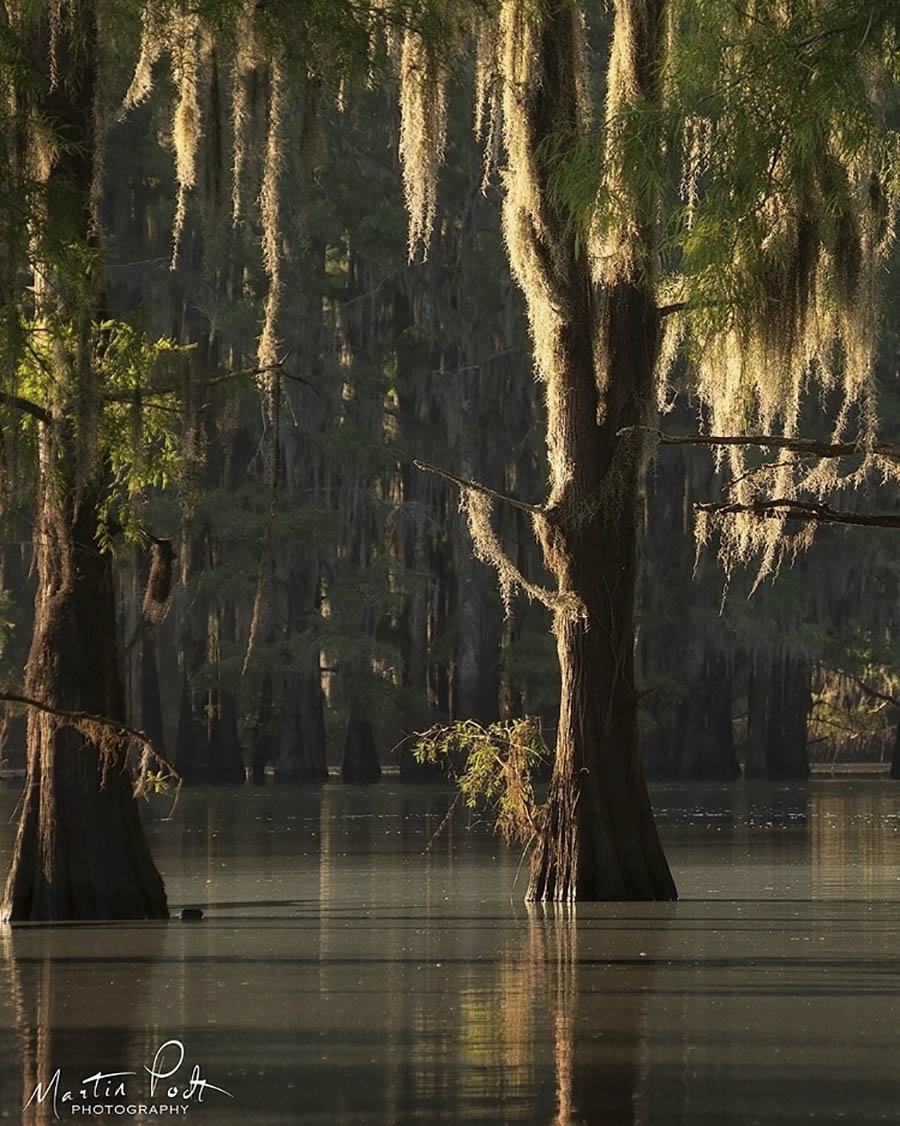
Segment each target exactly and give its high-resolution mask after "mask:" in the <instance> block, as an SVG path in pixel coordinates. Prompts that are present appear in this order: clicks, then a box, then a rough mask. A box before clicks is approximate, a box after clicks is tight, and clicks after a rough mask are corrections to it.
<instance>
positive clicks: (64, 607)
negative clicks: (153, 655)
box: [0, 3, 168, 921]
mask: <svg viewBox="0 0 900 1126" xmlns="http://www.w3.org/2000/svg"><path fill="white" fill-rule="evenodd" d="M96 36H97V28H96V17H95V12H94V9H93V6H92V4H90V3H85V4H83V5H80V6H78V7H77V8H76V9H75V10H74V11H73V12H72V13H70V18H68V19H66V20H63V21H62V22H61V24H60V29H59V31H58V34H57V36H56V40H57V41H56V51H55V59H56V65H57V69H58V73H59V79H58V81H57V82H55V83H50V82H49V81H48V76H47V75H46V74H45V75H44V76H43V79H42V81H43V87H42V88H41V89H40V91H39V92H38V93H37V94H36V95H35V102H36V104H35V105H34V106H32V107H31V109H32V111H33V112H34V114H35V116H36V119H37V120H39V121H41V122H44V121H49V122H52V123H53V127H54V129H55V130H56V131H58V133H59V134H60V135H61V136H64V137H66V139H67V144H66V145H64V146H62V147H61V148H60V149H59V151H58V152H56V153H54V154H53V155H52V156H50V155H48V154H47V151H46V145H47V142H46V139H45V138H42V137H31V138H30V142H31V143H32V144H33V145H34V146H35V147H36V148H37V150H38V151H40V152H42V153H43V154H44V156H45V158H46V159H45V160H44V161H43V162H42V163H43V168H42V181H41V188H42V193H43V198H42V201H41V204H40V206H42V207H43V208H44V212H45V216H46V217H47V219H48V220H52V229H53V237H54V238H55V239H58V240H59V246H60V247H62V246H66V247H68V246H69V245H70V244H73V245H75V246H83V245H91V244H92V243H93V242H95V241H96V236H95V225H94V223H93V215H92V210H93V209H92V204H91V190H92V182H93V171H94V167H93V155H94V146H95V141H96V138H95V135H94V92H95V86H96V78H97V75H96V68H97V43H96ZM50 38H51V34H50V28H49V26H48V22H47V18H46V17H45V18H44V19H42V20H41V21H40V23H38V24H36V25H35V30H34V32H33V37H32V40H31V43H30V49H31V52H32V62H33V63H34V65H35V71H36V73H40V72H41V69H42V68H45V67H46V64H47V59H48V58H49V57H50V56H49V51H48V45H49V43H50ZM38 253H40V249H38ZM32 264H33V265H36V266H39V267H40V268H39V269H35V270H34V274H35V286H34V294H35V309H36V314H37V317H38V320H39V321H43V322H44V323H45V325H46V329H47V332H48V334H49V336H50V338H51V341H52V348H51V355H52V365H53V371H52V378H51V379H49V380H48V382H47V385H46V392H45V395H46V401H47V417H46V418H45V419H43V420H41V421H40V430H39V449H38V461H39V486H38V497H37V506H36V507H37V512H36V519H35V525H34V553H33V558H34V568H35V573H36V577H37V589H36V594H35V616H34V630H33V634H32V640H31V647H30V650H29V655H28V661H27V665H26V673H25V689H26V694H27V695H28V696H30V697H33V698H34V699H37V700H40V701H41V702H42V703H45V704H48V705H50V706H51V707H56V708H60V709H63V710H69V711H83V712H89V713H93V714H99V715H103V716H108V717H109V718H111V719H113V720H121V721H124V719H125V714H124V713H125V701H124V696H123V692H122V686H121V682H120V679H119V666H118V645H117V634H116V619H115V596H114V589H113V582H112V573H111V565H110V560H109V556H108V554H107V553H106V552H105V550H104V547H103V544H102V542H101V541H102V538H103V537H102V536H101V534H100V533H101V528H100V525H99V510H100V505H101V502H102V499H103V495H104V493H105V490H106V487H107V485H108V482H109V473H108V464H107V459H106V457H105V455H104V453H103V451H102V450H97V449H93V450H91V451H90V452H89V453H88V454H87V456H85V450H84V444H83V440H84V434H83V432H82V433H79V430H78V427H79V426H86V427H87V428H88V429H89V427H90V418H89V417H88V418H87V419H85V418H84V417H82V412H83V411H90V410H91V404H92V402H93V401H94V396H95V395H96V392H97V379H98V375H97V371H96V368H95V366H94V365H93V363H92V355H91V348H92V341H91V335H92V325H91V322H92V320H95V319H101V315H102V295H101V294H100V293H99V292H96V291H95V292H94V293H93V294H91V297H90V299H88V298H86V297H85V296H84V295H79V294H78V293H76V292H73V288H72V286H71V282H70V279H67V278H66V277H65V275H64V273H63V272H58V273H57V272H56V271H55V270H54V267H53V265H52V263H47V262H43V261H42V262H40V263H32ZM61 326H65V331H63V329H62V327H61ZM167 913H168V912H167V907H166V895H165V890H164V888H163V883H162V880H161V879H160V876H159V873H158V872H157V870H156V868H155V866H154V864H153V860H152V859H151V856H150V851H149V849H148V847H147V842H146V839H145V837H144V833H143V829H142V827H141V821H140V817H139V815H138V809H137V805H136V803H135V799H134V797H133V795H132V788H131V779H130V776H129V773H128V770H127V761H126V748H125V747H124V746H123V744H122V742H121V741H114V740H112V739H111V738H110V737H109V734H108V733H107V732H103V731H99V730H96V729H94V730H89V731H87V733H86V732H85V729H82V730H78V729H76V728H75V727H73V726H72V723H71V721H66V720H64V719H62V718H60V717H58V716H52V715H50V714H47V713H44V712H41V713H38V712H37V710H36V709H32V710H31V712H30V714H29V717H28V747H27V767H26V779H25V791H24V795H23V799H22V802H21V806H20V815H19V824H18V829H17V833H16V841H15V846H14V849H13V855H12V862H11V865H10V871H9V876H8V878H7V882H6V889H5V892H4V896H3V901H2V904H0V918H2V919H5V920H12V921H19V920H48V919H54V920H58V919H125V918H134V919H144V918H165V917H166V916H167Z"/></svg>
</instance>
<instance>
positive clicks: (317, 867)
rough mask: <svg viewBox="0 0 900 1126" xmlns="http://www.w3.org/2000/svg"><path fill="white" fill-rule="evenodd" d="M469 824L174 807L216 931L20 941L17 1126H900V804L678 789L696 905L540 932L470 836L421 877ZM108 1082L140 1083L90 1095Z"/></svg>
mask: <svg viewBox="0 0 900 1126" xmlns="http://www.w3.org/2000/svg"><path fill="white" fill-rule="evenodd" d="M15 798H16V792H15V790H14V789H11V788H5V789H2V790H0V855H2V856H3V857H4V860H5V857H6V856H8V852H9V847H10V845H11V842H12V825H11V824H9V823H8V821H9V814H10V812H11V810H12V807H13V805H14V802H15ZM449 801H450V796H449V792H448V790H446V789H436V788H419V787H400V786H399V785H397V784H395V783H393V782H391V781H386V782H384V783H382V784H380V785H378V786H374V787H371V788H365V789H355V788H350V787H345V786H341V785H340V784H332V785H329V786H326V787H325V788H324V789H322V790H321V791H317V790H284V789H274V788H273V789H270V790H266V791H257V790H251V789H250V788H249V787H248V788H246V789H244V790H241V791H205V792H197V791H186V792H185V793H184V794H183V796H182V798H181V800H180V802H179V803H178V806H177V808H176V809H175V811H174V814H173V817H172V819H171V820H164V818H165V817H166V815H167V814H168V812H169V807H170V805H171V801H167V800H165V799H154V802H153V804H152V806H150V807H149V808H148V809H147V814H148V821H147V826H148V832H149V836H150V839H151V846H152V848H153V851H154V855H155V856H156V859H157V863H158V864H159V867H160V869H161V870H162V872H163V874H164V876H165V878H166V883H167V887H168V891H169V899H170V906H171V908H172V910H173V914H177V912H178V910H180V908H181V907H182V906H184V905H186V904H197V905H199V906H202V907H203V909H204V912H205V918H204V919H203V921H202V922H182V921H181V920H179V919H177V918H176V919H173V920H172V921H170V922H169V923H167V924H141V925H134V924H127V925H126V924H114V925H75V924H70V925H66V926H57V927H49V926H30V927H24V926H20V927H14V928H7V929H6V931H5V932H0V1118H5V1119H7V1120H10V1121H13V1122H19V1121H24V1122H33V1123H42V1122H48V1123H49V1122H53V1121H54V1108H53V1102H54V1094H55V1095H56V1103H57V1105H56V1111H57V1113H58V1115H59V1119H60V1120H61V1121H63V1122H65V1121H72V1120H75V1119H78V1120H81V1121H85V1120H89V1121H93V1122H97V1121H106V1122H108V1121H111V1120H117V1121H135V1122H159V1121H162V1120H164V1119H165V1120H168V1121H172V1120H175V1119H176V1118H177V1120H181V1118H183V1117H184V1114H185V1113H186V1115H187V1117H188V1120H189V1121H190V1122H193V1123H194V1124H195V1126H202V1124H209V1126H215V1124H233V1123H234V1124H236V1123H240V1124H242V1126H257V1124H275V1123H278V1124H288V1123H301V1124H310V1126H311V1124H322V1126H338V1124H343V1123H379V1124H385V1126H392V1124H394V1123H406V1122H421V1123H476V1122H477V1123H503V1122H524V1123H529V1122H533V1123H557V1124H558V1126H566V1124H568V1123H590V1124H598V1126H601V1124H602V1126H619V1124H625V1123H642V1124H643V1123H660V1124H662V1123H708V1124H710V1126H719V1124H721V1123H732V1122H733V1123H742V1124H744V1123H770V1122H779V1123H782V1122H798V1123H799V1122H806V1121H809V1120H813V1121H816V1122H847V1123H850V1124H853V1126H856V1124H860V1123H868V1122H875V1121H897V1122H900V784H891V783H890V782H888V781H885V780H878V781H847V780H842V781H818V782H811V783H809V784H807V785H805V786H800V787H777V786H772V785H761V784H760V785H757V784H749V783H738V784H735V785H734V786H730V787H706V788H696V787H679V786H672V787H658V788H655V789H654V804H655V807H656V809H657V813H658V817H659V821H660V828H661V831H662V835H663V838H664V841H665V844H666V847H667V851H668V855H669V858H670V861H671V863H672V867H673V870H674V872H675V876H676V879H677V881H678V885H679V890H680V893H681V897H682V898H681V900H680V902H679V903H677V904H669V905H649V904H620V905H609V904H584V905H579V906H578V907H577V909H576V910H574V911H573V910H568V911H566V910H563V909H555V910H554V909H541V908H539V907H537V908H531V909H527V908H526V907H525V905H524V904H523V903H522V896H523V894H524V882H525V873H524V870H523V871H522V872H521V873H519V874H518V884H517V885H516V878H517V869H518V867H519V857H518V855H517V854H516V853H515V852H513V851H512V850H510V849H508V848H506V846H505V845H503V843H502V842H501V841H500V840H498V839H497V838H495V837H494V836H492V835H491V833H490V831H489V829H488V827H487V826H485V825H477V824H476V825H474V826H471V825H469V823H468V820H469V819H468V817H467V815H466V814H465V813H464V812H460V813H459V814H458V815H457V816H456V817H455V818H454V819H453V822H452V824H451V825H450V826H449V828H448V829H446V830H445V831H444V833H443V834H441V835H440V836H438V837H437V838H436V839H435V840H434V841H433V843H432V846H431V848H430V850H429V851H428V852H424V853H423V848H424V847H425V845H426V844H427V843H428V841H429V839H430V838H431V836H432V834H433V833H434V831H435V829H436V828H437V827H438V825H439V824H440V822H441V819H442V817H443V815H444V813H445V812H446V809H447V805H448V803H449ZM170 1041H176V1042H177V1043H175V1044H172V1043H170V1044H169V1046H168V1047H167V1048H165V1049H163V1051H162V1052H161V1053H160V1054H159V1055H158V1054H157V1053H158V1051H159V1049H160V1048H161V1046H162V1045H165V1044H166V1043H167V1042H170ZM179 1044H180V1045H182V1046H183V1051H184V1058H183V1061H182V1062H181V1066H180V1067H177V1070H176V1066H177V1065H178V1063H179V1055H180V1051H181V1049H180V1048H179V1046H178V1045H179ZM154 1061H155V1062H154ZM195 1066H196V1067H197V1069H198V1070H197V1071H196V1072H195V1071H194V1068H195ZM148 1068H149V1069H150V1070H151V1071H154V1070H155V1071H156V1072H157V1073H158V1074H159V1075H160V1078H158V1079H157V1081H156V1086H155V1090H154V1092H153V1094H152V1095H151V1094H150V1087H151V1085H152V1084H153V1076H152V1075H151V1074H149V1073H148V1070H147V1069H148ZM57 1069H59V1072H60V1076H59V1080H58V1085H57V1086H56V1087H54V1088H53V1092H54V1093H53V1094H49V1095H48V1096H47V1098H46V1099H45V1100H44V1102H43V1103H42V1104H41V1105H40V1106H38V1105H37V1103H36V1101H33V1102H32V1105H31V1106H30V1107H29V1108H28V1109H27V1110H25V1111H23V1109H22V1108H23V1104H24V1103H25V1102H27V1100H28V1098H29V1096H30V1095H31V1094H32V1092H33V1091H34V1089H35V1084H36V1083H38V1082H39V1081H41V1082H43V1083H49V1082H50V1081H51V1080H52V1079H53V1076H54V1073H55V1072H56V1071H57ZM170 1070H171V1071H173V1075H172V1076H171V1077H170V1078H162V1075H163V1073H165V1072H168V1071H170ZM100 1071H102V1072H113V1071H122V1072H135V1073H136V1074H135V1075H129V1076H124V1077H119V1078H116V1079H112V1080H102V1081H98V1082H97V1084H96V1085H95V1084H88V1085H87V1090H86V1092H85V1095H82V1092H83V1091H85V1084H84V1082H83V1080H84V1079H85V1078H86V1077H88V1076H92V1075H94V1074H95V1073H97V1072H100ZM192 1075H193V1076H194V1081H193V1082H192V1081H191V1077H192ZM204 1081H205V1082H206V1083H208V1084H211V1085H213V1086H214V1087H218V1088H222V1089H223V1090H221V1091H220V1090H214V1089H212V1087H204V1086H203V1082H204ZM119 1085H121V1086H119ZM176 1086H177V1092H176V1094H175V1095H173V1096H171V1097H170V1095H169V1091H170V1089H172V1090H174V1089H175V1087H176ZM67 1091H70V1092H72V1094H71V1098H69V1099H65V1095H66V1092H67ZM226 1091H227V1092H228V1094H226V1093H224V1092H226ZM229 1096H230V1097H229ZM98 1107H99V1108H100V1113H99V1114H98ZM163 1107H165V1108H166V1110H165V1111H163V1109H162V1108H163ZM181 1107H187V1108H188V1109H187V1111H186V1112H183V1111H181V1110H179V1109H177V1108H181ZM119 1108H121V1109H119ZM88 1109H90V1110H91V1113H90V1114H89V1113H88Z"/></svg>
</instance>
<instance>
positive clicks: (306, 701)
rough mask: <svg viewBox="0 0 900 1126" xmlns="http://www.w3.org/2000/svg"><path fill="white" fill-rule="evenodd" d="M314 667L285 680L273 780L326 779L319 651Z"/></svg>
mask: <svg viewBox="0 0 900 1126" xmlns="http://www.w3.org/2000/svg"><path fill="white" fill-rule="evenodd" d="M314 660H315V667H311V668H310V669H309V670H308V671H307V672H306V673H305V674H303V675H301V676H299V677H297V678H296V679H295V680H290V681H286V682H285V689H284V706H283V709H282V726H281V745H280V749H279V755H278V761H277V762H276V763H275V781H276V782H287V783H298V782H326V781H327V780H328V766H327V764H326V757H325V750H326V743H325V711H324V701H323V698H322V676H321V673H320V671H319V654H318V650H316V652H315V654H314Z"/></svg>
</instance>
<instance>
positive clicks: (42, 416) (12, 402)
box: [0, 391, 53, 426]
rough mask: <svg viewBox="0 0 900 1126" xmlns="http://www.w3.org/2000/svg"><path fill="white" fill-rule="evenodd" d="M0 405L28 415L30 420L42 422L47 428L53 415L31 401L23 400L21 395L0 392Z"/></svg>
mask: <svg viewBox="0 0 900 1126" xmlns="http://www.w3.org/2000/svg"><path fill="white" fill-rule="evenodd" d="M0 403H4V404H5V405H6V406H8V407H13V408H15V410H17V411H21V412H22V413H23V414H30V415H31V417H32V418H36V419H37V420H38V422H43V423H45V424H46V425H47V426H49V425H50V423H51V422H52V421H53V415H52V414H51V413H50V412H49V411H48V410H47V409H46V408H45V407H42V406H39V405H38V404H37V403H33V402H32V401H31V399H23V398H22V396H21V395H10V394H9V393H8V392H7V391H0Z"/></svg>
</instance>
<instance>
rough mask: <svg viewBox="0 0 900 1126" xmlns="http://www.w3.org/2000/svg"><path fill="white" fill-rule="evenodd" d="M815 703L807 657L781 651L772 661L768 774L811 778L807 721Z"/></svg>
mask: <svg viewBox="0 0 900 1126" xmlns="http://www.w3.org/2000/svg"><path fill="white" fill-rule="evenodd" d="M811 706H812V694H811V691H810V667H809V662H808V661H807V660H806V659H805V658H804V657H799V656H797V655H795V654H792V653H787V652H786V653H782V654H779V656H778V658H777V659H776V660H775V661H773V663H772V671H771V680H770V687H769V715H768V726H767V731H766V777H768V778H771V779H773V780H777V781H784V782H786V781H795V780H802V779H804V778H808V777H809V761H808V758H807V748H806V741H807V721H808V719H809V712H810V708H811Z"/></svg>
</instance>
